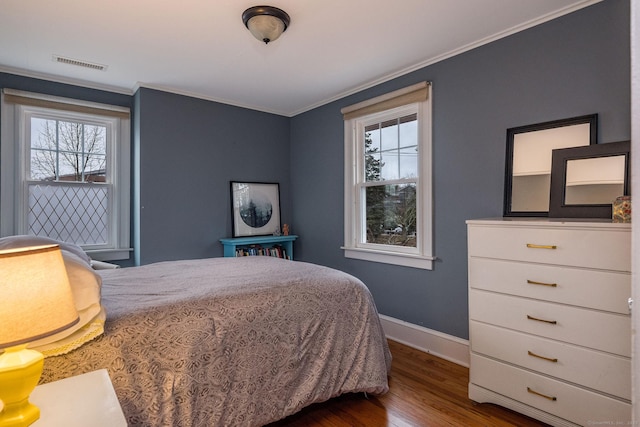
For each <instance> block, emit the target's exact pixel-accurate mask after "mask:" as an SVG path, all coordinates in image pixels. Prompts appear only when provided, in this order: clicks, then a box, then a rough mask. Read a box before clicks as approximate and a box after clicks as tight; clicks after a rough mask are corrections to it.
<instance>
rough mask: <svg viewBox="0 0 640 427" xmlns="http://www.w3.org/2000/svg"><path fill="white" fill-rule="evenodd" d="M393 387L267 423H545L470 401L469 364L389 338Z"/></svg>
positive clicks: (280, 426)
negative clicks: (441, 356)
mask: <svg viewBox="0 0 640 427" xmlns="http://www.w3.org/2000/svg"><path fill="white" fill-rule="evenodd" d="M389 347H390V348H391V354H392V355H393V363H392V365H391V374H390V375H389V392H388V393H387V394H385V395H383V396H368V397H365V396H364V394H347V395H343V396H339V397H336V398H334V399H331V400H329V401H327V402H323V403H318V404H315V405H311V406H310V407H308V408H305V409H303V410H302V411H301V412H299V413H297V414H294V415H292V416H290V417H287V418H285V419H284V420H280V421H278V422H275V423H272V424H269V427H303V426H304V427H443V426H454V427H459V426H470V427H472V426H482V427H484V426H491V427H511V426H518V427H544V426H547V424H544V423H542V422H539V421H537V420H534V419H532V418H529V417H527V416H525V415H522V414H518V413H516V412H513V411H511V410H509V409H506V408H502V407H500V406H497V405H492V404H487V403H482V404H478V403H475V402H473V401H471V400H470V399H469V397H468V384H469V369H467V368H465V367H464V366H460V365H456V364H455V363H452V362H449V361H447V360H444V359H441V358H439V357H436V356H433V355H431V354H428V353H424V352H422V351H419V350H416V349H413V348H411V347H408V346H406V345H403V344H400V343H397V342H395V341H391V340H390V341H389Z"/></svg>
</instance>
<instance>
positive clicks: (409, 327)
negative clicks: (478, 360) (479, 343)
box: [380, 314, 469, 368]
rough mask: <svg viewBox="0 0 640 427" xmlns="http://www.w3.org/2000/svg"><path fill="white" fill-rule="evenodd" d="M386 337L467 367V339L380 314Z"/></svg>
mask: <svg viewBox="0 0 640 427" xmlns="http://www.w3.org/2000/svg"><path fill="white" fill-rule="evenodd" d="M380 322H381V323H382V328H383V329H384V332H385V335H386V336H387V338H389V339H391V340H393V341H397V342H399V343H401V344H404V345H408V346H409V347H412V348H415V349H416V350H420V351H423V352H425V353H430V354H433V355H434V356H437V357H440V358H442V359H445V360H448V361H450V362H453V363H455V364H458V365H462V366H465V367H467V368H468V367H469V340H465V339H462V338H458V337H454V336H453V335H448V334H443V333H442V332H438V331H434V330H433V329H428V328H425V327H423V326H419V325H414V324H413V323H409V322H405V321H404V320H399V319H395V318H393V317H389V316H385V315H383V314H381V315H380Z"/></svg>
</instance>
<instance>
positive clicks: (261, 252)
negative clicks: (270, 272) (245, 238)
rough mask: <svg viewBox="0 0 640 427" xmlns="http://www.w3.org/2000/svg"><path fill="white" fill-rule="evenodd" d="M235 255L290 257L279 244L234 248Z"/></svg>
mask: <svg viewBox="0 0 640 427" xmlns="http://www.w3.org/2000/svg"><path fill="white" fill-rule="evenodd" d="M236 256H237V257H239V256H272V257H276V258H284V259H291V258H289V257H288V256H287V252H286V251H285V250H284V248H283V247H282V246H280V245H274V246H271V247H268V248H263V247H262V246H261V245H249V246H243V247H239V248H236Z"/></svg>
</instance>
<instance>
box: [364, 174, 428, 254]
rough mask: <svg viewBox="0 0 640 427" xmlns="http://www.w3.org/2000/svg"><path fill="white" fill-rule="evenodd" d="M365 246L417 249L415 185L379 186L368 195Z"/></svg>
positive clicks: (373, 188)
mask: <svg viewBox="0 0 640 427" xmlns="http://www.w3.org/2000/svg"><path fill="white" fill-rule="evenodd" d="M365 194H366V201H365V203H366V224H367V236H366V243H378V244H384V245H395V246H411V247H416V185H415V183H411V184H403V185H377V186H372V187H367V188H366V191H365Z"/></svg>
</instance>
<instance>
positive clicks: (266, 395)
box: [41, 251, 391, 427]
mask: <svg viewBox="0 0 640 427" xmlns="http://www.w3.org/2000/svg"><path fill="white" fill-rule="evenodd" d="M66 252H67V251H63V253H66ZM65 261H66V260H65ZM68 270H69V268H68ZM97 274H98V276H96V277H98V279H99V281H100V282H101V284H100V294H101V299H100V304H101V306H102V308H103V311H106V322H104V333H102V334H100V335H99V336H97V337H90V338H89V339H87V340H85V341H86V342H84V343H83V344H82V345H81V346H80V347H79V348H75V349H74V350H72V351H69V352H67V353H66V354H62V355H58V356H49V357H47V358H46V359H45V364H44V372H43V375H42V378H41V382H50V381H54V380H57V379H61V378H65V377H68V376H73V375H78V374H81V373H85V372H90V371H93V370H96V369H102V368H106V369H107V370H108V372H109V375H110V377H111V380H112V383H113V385H114V388H115V390H116V394H117V395H118V398H119V401H120V404H121V406H122V409H123V411H124V413H125V416H126V418H127V421H128V423H129V425H130V426H154V427H155V426H260V425H265V424H268V423H270V422H273V421H277V420H279V419H282V418H284V417H286V416H288V415H291V414H293V413H296V412H298V411H299V410H301V409H302V408H304V407H306V406H308V405H310V404H312V403H316V402H322V401H325V400H328V399H330V398H332V397H335V396H338V395H341V394H344V393H352V392H364V393H370V394H375V395H379V394H384V393H386V392H387V391H388V383H387V375H388V373H389V369H390V364H391V355H390V352H389V348H388V346H387V342H386V339H385V336H384V332H383V330H382V327H381V324H380V320H379V317H378V313H377V310H376V306H375V304H374V301H373V299H372V297H371V294H370V293H369V291H368V289H367V288H366V286H365V285H364V284H363V283H362V282H361V281H359V280H358V279H356V278H354V277H353V276H350V275H349V274H346V273H344V272H341V271H337V270H334V269H331V268H327V267H323V266H319V265H314V264H309V263H303V262H298V261H287V260H283V259H279V258H271V257H241V258H211V259H202V260H186V261H170V262H159V263H155V264H149V265H144V266H140V267H130V268H122V269H113V270H100V271H98V272H97ZM70 278H71V274H70Z"/></svg>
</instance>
